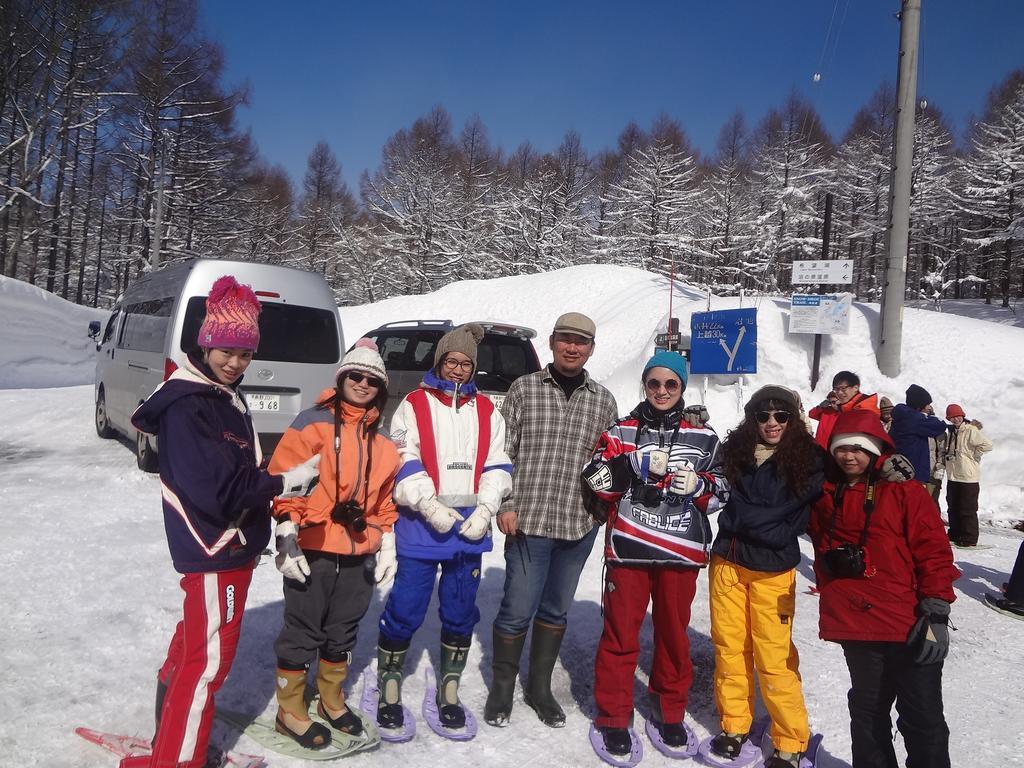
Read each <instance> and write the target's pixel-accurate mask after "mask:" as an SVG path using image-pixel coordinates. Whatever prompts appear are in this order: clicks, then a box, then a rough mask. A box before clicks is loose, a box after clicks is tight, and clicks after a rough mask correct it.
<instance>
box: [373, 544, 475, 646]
mask: <svg viewBox="0 0 1024 768" xmlns="http://www.w3.org/2000/svg"><path fill="white" fill-rule="evenodd" d="M480 560H481V556H480V555H479V554H465V553H460V554H457V555H456V556H455V557H453V558H452V559H450V560H420V559H419V558H415V557H405V556H403V555H399V556H398V571H397V572H396V573H395V584H394V586H393V587H392V588H391V593H390V594H389V595H388V602H387V605H385V606H384V613H382V614H381V617H380V634H381V636H382V637H384V638H386V639H387V640H391V641H401V642H405V641H408V640H411V639H412V636H413V635H414V634H416V630H417V629H419V628H420V626H421V625H422V624H423V619H424V618H426V615H427V607H428V606H429V605H430V596H431V595H432V594H433V593H434V578H435V576H436V575H437V566H438V565H440V566H441V582H440V584H438V587H437V599H438V603H439V605H438V613H439V614H440V616H441V632H442V633H446V634H449V635H455V636H458V637H469V636H471V635H472V634H473V627H475V626H476V623H477V622H478V621H480V609H479V608H477V607H476V593H477V591H478V590H479V589H480Z"/></svg>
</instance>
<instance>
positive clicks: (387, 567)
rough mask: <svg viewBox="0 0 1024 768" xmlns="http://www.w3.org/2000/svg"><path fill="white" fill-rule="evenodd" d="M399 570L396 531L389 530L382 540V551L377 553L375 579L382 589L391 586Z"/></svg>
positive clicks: (374, 570)
mask: <svg viewBox="0 0 1024 768" xmlns="http://www.w3.org/2000/svg"><path fill="white" fill-rule="evenodd" d="M397 570H398V554H397V552H396V550H395V534H394V531H388V532H387V533H385V534H384V535H383V536H382V537H381V540H380V551H379V552H378V553H377V567H376V568H374V569H373V580H374V581H376V582H377V586H378V587H380V588H381V590H386V589H388V588H390V587H391V584H392V583H393V582H394V580H395V572H396V571H397Z"/></svg>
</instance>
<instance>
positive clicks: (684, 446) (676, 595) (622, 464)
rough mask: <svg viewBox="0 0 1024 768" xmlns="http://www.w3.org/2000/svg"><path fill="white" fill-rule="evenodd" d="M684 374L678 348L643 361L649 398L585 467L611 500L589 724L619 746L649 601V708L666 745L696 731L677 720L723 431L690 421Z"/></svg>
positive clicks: (717, 497)
mask: <svg viewBox="0 0 1024 768" xmlns="http://www.w3.org/2000/svg"><path fill="white" fill-rule="evenodd" d="M686 380H687V370H686V359H685V358H684V357H683V356H682V355H680V354H678V353H676V352H659V353H657V354H655V355H654V356H653V357H652V358H651V359H650V360H648V361H647V364H646V365H645V366H644V370H643V374H642V375H641V382H642V384H643V391H644V393H645V395H646V397H645V399H644V400H643V401H641V402H640V404H639V405H637V406H636V407H635V408H634V409H633V410H632V411H631V412H630V413H629V415H627V416H624V417H623V418H621V419H619V420H617V421H616V422H615V424H613V425H612V426H611V427H610V428H609V429H608V430H607V431H606V432H605V433H604V434H602V435H601V439H600V441H599V442H598V444H597V449H596V451H595V452H594V456H593V459H592V460H591V462H590V464H588V465H587V467H586V468H585V469H584V470H583V479H584V480H586V482H587V484H588V485H589V486H590V488H591V490H593V491H594V493H596V494H597V496H598V497H599V498H600V499H601V500H602V501H604V502H606V503H608V505H609V513H608V527H607V529H606V533H605V563H606V564H607V566H608V567H607V571H606V575H605V584H604V594H603V598H602V605H603V608H604V631H603V632H602V634H601V640H600V642H599V643H598V646H597V658H596V659H595V661H594V699H595V701H596V703H597V712H598V714H597V718H596V719H595V721H594V725H595V726H596V727H597V729H598V730H599V731H600V733H601V736H602V738H603V740H604V748H605V750H606V751H607V752H608V753H609V754H611V755H615V756H622V755H629V754H630V752H631V750H632V749H633V740H632V736H631V734H630V731H629V728H630V726H631V725H632V721H633V677H634V675H635V673H636V664H637V658H638V657H639V654H640V626H641V624H642V623H643V620H644V616H646V614H647V605H648V603H650V604H652V606H653V607H652V615H653V618H654V661H653V663H652V667H651V676H650V684H649V690H650V700H651V707H652V715H651V717H652V720H653V722H654V725H655V727H656V728H657V729H658V732H659V735H660V737H661V739H662V740H663V741H664V742H665V744H667V745H668V746H669V747H671V748H672V749H684V748H685V747H686V746H687V742H688V740H689V738H690V737H691V736H692V734H690V733H688V732H687V729H686V727H685V726H684V723H683V718H684V716H685V714H686V705H687V703H688V700H689V693H690V684H691V682H692V681H693V665H692V663H691V661H690V643H689V639H688V637H687V634H686V628H687V627H688V626H689V624H690V604H691V603H692V602H693V597H694V595H695V594H696V591H697V574H698V573H699V572H700V569H701V568H702V567H704V566H706V565H707V558H708V553H709V551H710V548H711V527H710V525H709V524H708V520H707V515H708V514H710V513H713V512H716V511H718V508H719V506H720V505H721V504H722V503H723V502H724V501H725V500H726V499H727V498H728V488H727V485H726V483H725V479H724V477H723V475H722V472H721V462H720V459H719V456H718V452H719V451H718V449H719V443H718V436H717V435H716V434H715V432H714V430H713V429H711V428H710V427H708V426H706V425H700V426H695V425H694V424H692V423H691V421H693V417H692V415H691V414H688V413H687V412H686V410H685V407H686V406H685V403H684V402H683V392H684V391H685V389H686ZM807 439H808V440H810V439H811V438H810V435H808V436H807ZM812 445H813V443H812Z"/></svg>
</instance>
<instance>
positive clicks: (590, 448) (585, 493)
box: [501, 368, 618, 541]
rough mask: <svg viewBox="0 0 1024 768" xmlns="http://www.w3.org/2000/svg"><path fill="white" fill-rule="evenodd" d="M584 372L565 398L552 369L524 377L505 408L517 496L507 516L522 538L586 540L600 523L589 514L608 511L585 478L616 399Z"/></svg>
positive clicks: (507, 506) (508, 504)
mask: <svg viewBox="0 0 1024 768" xmlns="http://www.w3.org/2000/svg"><path fill="white" fill-rule="evenodd" d="M584 373H585V376H584V381H583V384H582V385H581V386H580V387H579V388H577V389H576V391H575V392H573V393H572V397H570V398H568V399H566V397H565V392H564V391H563V390H562V388H561V387H560V386H559V385H558V384H557V383H556V382H555V380H554V379H553V378H552V376H551V373H550V372H549V371H548V369H547V368H545V369H544V370H541V371H538V372H536V373H531V374H529V375H527V376H522V377H520V378H519V379H517V380H516V381H515V383H514V384H513V385H512V387H511V388H510V389H509V391H508V396H507V397H506V398H505V402H504V403H503V404H502V407H501V415H502V416H504V417H505V425H506V427H505V450H506V452H507V453H508V456H509V458H510V459H512V465H513V470H512V496H511V497H509V498H507V499H506V500H505V502H504V503H503V504H502V511H510V510H515V511H516V512H517V513H518V515H519V517H518V528H519V530H520V531H522V532H523V533H525V534H528V535H531V536H546V537H548V538H551V539H563V540H569V541H575V540H578V539H582V538H583V537H584V536H585V535H587V533H589V532H590V529H591V528H593V527H594V526H595V525H596V524H597V523H596V522H595V520H594V517H593V516H592V514H591V513H592V512H596V511H598V509H599V508H600V507H602V506H604V505H605V504H606V502H603V501H601V500H600V499H598V498H597V497H596V496H595V495H594V494H593V492H592V491H591V490H590V488H589V487H587V485H586V483H584V481H583V475H582V472H583V468H584V467H585V466H586V465H587V463H588V462H589V461H590V458H591V456H592V454H593V452H594V448H595V447H596V446H597V441H598V439H599V438H600V437H601V434H602V433H603V432H604V431H605V429H607V428H608V427H609V426H610V425H611V424H612V423H614V421H615V419H616V418H617V417H618V411H617V409H616V406H615V398H614V397H612V393H611V392H609V391H608V390H607V389H605V388H604V387H602V386H601V385H600V384H598V383H596V382H595V381H593V380H592V379H591V378H590V374H587V373H586V372H584Z"/></svg>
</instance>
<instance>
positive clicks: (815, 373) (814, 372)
mask: <svg viewBox="0 0 1024 768" xmlns="http://www.w3.org/2000/svg"><path fill="white" fill-rule="evenodd" d="M831 233H832V193H831V192H827V193H825V231H824V232H823V233H822V236H821V258H823V259H828V258H829V255H828V247H829V240H830V235H831ZM824 292H825V286H823V285H819V286H818V293H824ZM820 367H821V334H820V333H816V334H814V362H813V363H812V365H811V392H813V391H814V388H815V387H816V386H818V377H819V376H820V371H819V368H820Z"/></svg>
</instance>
